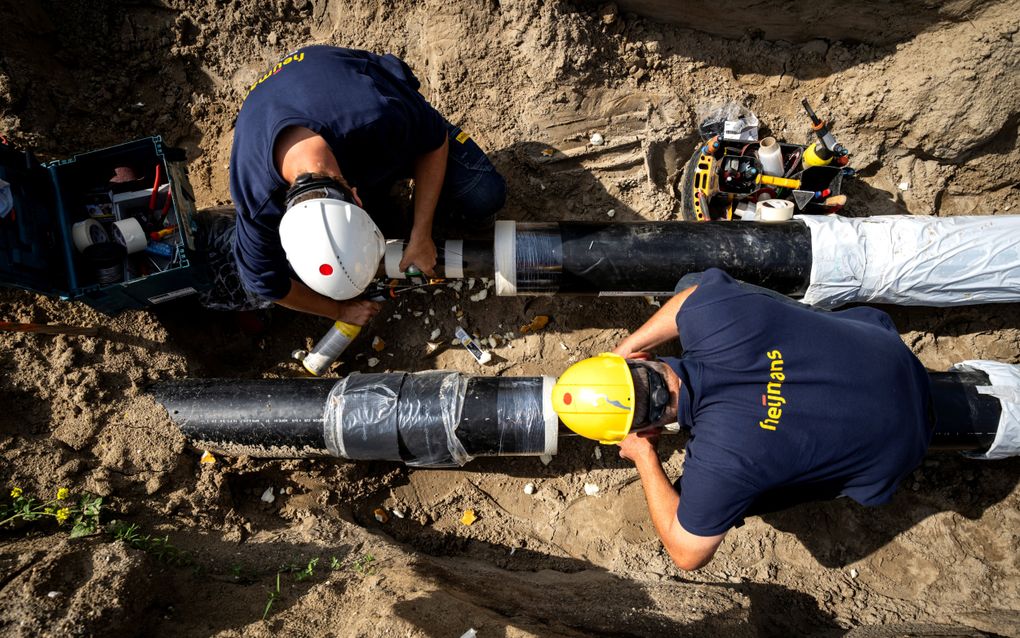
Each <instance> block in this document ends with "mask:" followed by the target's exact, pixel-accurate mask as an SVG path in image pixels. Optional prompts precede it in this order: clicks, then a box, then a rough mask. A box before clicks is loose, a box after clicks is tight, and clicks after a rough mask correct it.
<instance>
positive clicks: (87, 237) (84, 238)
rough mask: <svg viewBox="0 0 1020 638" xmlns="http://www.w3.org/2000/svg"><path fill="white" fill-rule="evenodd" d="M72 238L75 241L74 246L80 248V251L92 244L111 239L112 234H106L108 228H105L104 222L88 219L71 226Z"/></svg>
mask: <svg viewBox="0 0 1020 638" xmlns="http://www.w3.org/2000/svg"><path fill="white" fill-rule="evenodd" d="M71 239H72V240H73V241H74V247H75V248H77V249H78V252H84V250H85V249H86V248H88V247H89V246H91V245H92V244H101V243H103V242H104V241H110V236H109V235H107V234H106V229H104V228H103V225H102V224H100V223H99V222H97V221H96V220H94V219H86V220H85V221H83V222H78V223H77V224H75V225H74V226H71Z"/></svg>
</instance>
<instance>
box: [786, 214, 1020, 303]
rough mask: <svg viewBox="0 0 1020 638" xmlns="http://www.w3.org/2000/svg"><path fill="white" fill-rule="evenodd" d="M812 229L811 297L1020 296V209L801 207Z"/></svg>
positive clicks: (947, 299)
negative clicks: (815, 210)
mask: <svg viewBox="0 0 1020 638" xmlns="http://www.w3.org/2000/svg"><path fill="white" fill-rule="evenodd" d="M797 219H799V220H801V221H803V222H804V223H805V224H806V225H807V226H808V228H809V229H810V230H811V250H812V263H811V281H810V285H809V286H808V289H807V292H806V293H805V294H804V299H803V301H804V302H805V303H808V304H811V305H814V306H820V307H824V308H833V307H836V306H841V305H843V304H847V303H852V302H874V303H889V304H897V305H903V306H951V305H961V304H981V303H1001V302H1011V301H1020V216H1012V215H1011V216H992V215H983V216H975V217H949V218H942V217H919V216H909V215H903V216H899V215H887V216H878V217H865V218H847V217H837V216H816V215H801V216H798V217H797Z"/></svg>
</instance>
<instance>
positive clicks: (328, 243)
mask: <svg viewBox="0 0 1020 638" xmlns="http://www.w3.org/2000/svg"><path fill="white" fill-rule="evenodd" d="M280 242H281V243H282V244H283V250H284V252H285V253H286V254H287V261H289V262H290V265H291V267H292V268H293V269H294V272H295V273H296V274H297V276H298V277H299V278H300V279H301V281H303V282H304V283H305V285H306V286H308V287H309V288H311V289H312V290H314V291H315V292H317V293H319V294H320V295H324V296H326V297H329V298H331V299H337V300H343V299H352V298H354V297H357V296H358V295H360V294H361V293H362V292H364V290H365V288H367V287H368V284H369V283H371V281H372V279H374V278H375V275H376V271H377V270H378V268H379V261H380V260H381V259H382V257H383V254H384V253H385V252H386V240H385V239H383V236H382V233H381V232H379V228H378V227H377V226H376V225H375V222H373V221H372V218H371V217H369V216H368V213H366V212H365V211H364V210H362V209H361V208H359V207H358V206H356V205H354V204H351V203H349V202H345V201H342V200H339V199H333V198H324V197H322V198H315V199H306V200H304V201H301V202H299V203H297V204H295V205H293V206H291V207H290V208H288V209H287V212H286V213H285V214H284V216H283V219H282V220H281V221H280Z"/></svg>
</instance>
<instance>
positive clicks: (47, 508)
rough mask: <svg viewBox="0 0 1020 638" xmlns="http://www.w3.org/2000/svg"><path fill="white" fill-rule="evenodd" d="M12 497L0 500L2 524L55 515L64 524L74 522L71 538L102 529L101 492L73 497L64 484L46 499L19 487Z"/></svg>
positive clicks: (12, 491) (12, 493)
mask: <svg viewBox="0 0 1020 638" xmlns="http://www.w3.org/2000/svg"><path fill="white" fill-rule="evenodd" d="M10 498H11V500H10V502H6V503H0V528H3V527H5V526H11V525H14V524H16V523H17V522H18V521H26V522H34V521H39V520H49V519H53V520H54V521H56V523H57V525H59V526H61V527H63V526H64V525H67V524H70V525H71V531H70V536H71V538H79V537H81V536H91V535H92V534H95V533H96V532H97V531H99V515H100V512H101V511H102V509H103V497H101V496H96V495H94V494H88V493H83V494H81V495H79V496H77V497H75V498H72V496H71V491H70V490H69V489H68V488H66V487H61V488H59V489H58V490H57V493H56V496H55V497H54V498H51V499H46V500H43V499H38V498H35V497H33V496H29V495H26V494H25V492H24V490H22V489H21V488H20V487H15V488H14V489H12V490H11V492H10Z"/></svg>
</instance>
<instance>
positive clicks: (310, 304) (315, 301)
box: [276, 279, 380, 326]
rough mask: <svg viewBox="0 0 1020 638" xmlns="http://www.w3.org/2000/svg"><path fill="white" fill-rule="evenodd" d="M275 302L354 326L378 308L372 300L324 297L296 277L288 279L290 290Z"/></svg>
mask: <svg viewBox="0 0 1020 638" xmlns="http://www.w3.org/2000/svg"><path fill="white" fill-rule="evenodd" d="M276 303H278V304H280V305H281V306H283V307H284V308H290V309H291V310H298V311H300V312H307V313H308V314H312V315H319V316H320V317H328V318H329V319H332V320H334V321H346V322H347V323H352V324H354V325H356V326H363V325H365V324H366V323H368V322H369V321H370V320H371V319H372V317H374V316H375V315H376V314H377V313H378V312H379V308H380V306H379V304H377V303H375V302H374V301H364V300H356V299H352V300H350V301H336V300H335V299H330V298H329V297H324V296H323V295H320V294H319V293H317V292H315V291H314V290H312V289H311V288H309V287H308V286H306V285H304V284H303V283H301V282H300V281H298V280H296V279H291V280H290V291H289V292H288V293H287V295H286V296H285V297H284V298H283V299H280V300H279V301H277V302H276Z"/></svg>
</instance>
